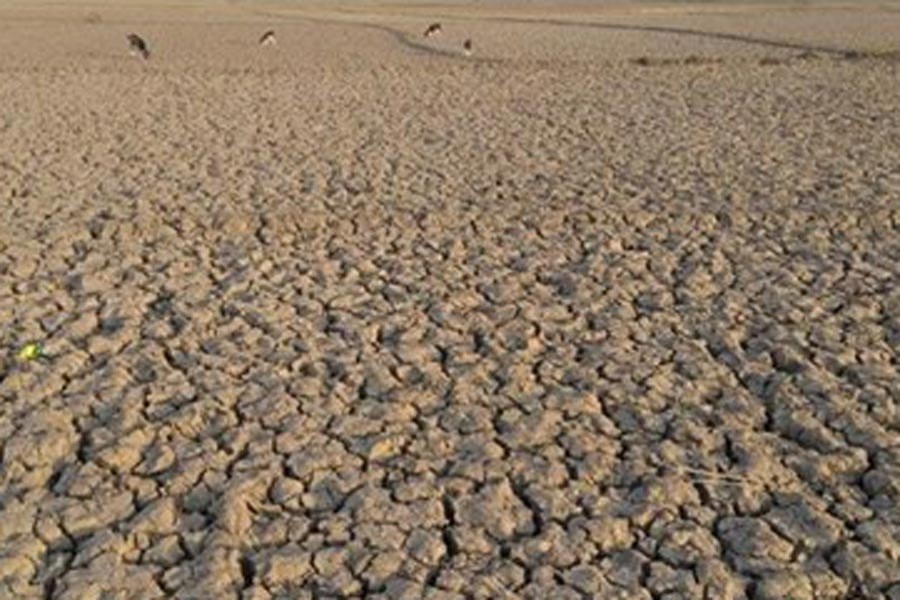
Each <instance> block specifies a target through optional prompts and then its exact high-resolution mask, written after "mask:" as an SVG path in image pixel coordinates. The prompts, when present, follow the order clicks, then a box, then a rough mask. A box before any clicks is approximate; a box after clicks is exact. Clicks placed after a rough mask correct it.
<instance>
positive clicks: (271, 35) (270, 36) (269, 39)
mask: <svg viewBox="0 0 900 600" xmlns="http://www.w3.org/2000/svg"><path fill="white" fill-rule="evenodd" d="M277 43H278V41H277V40H276V39H275V31H274V30H273V29H270V30H268V31H267V32H265V33H264V34H262V37H261V38H259V45H260V46H274V45H275V44H277Z"/></svg>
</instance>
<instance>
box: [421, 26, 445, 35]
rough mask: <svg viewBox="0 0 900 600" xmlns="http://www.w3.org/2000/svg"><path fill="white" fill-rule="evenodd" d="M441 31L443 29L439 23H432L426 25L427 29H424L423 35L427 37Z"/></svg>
mask: <svg viewBox="0 0 900 600" xmlns="http://www.w3.org/2000/svg"><path fill="white" fill-rule="evenodd" d="M441 31H443V29H442V28H441V24H440V23H432V24H431V25H429V26H428V29H426V30H425V33H424V34H423V35H424V36H425V37H427V38H429V37H431V36H433V35H438V34H439V33H441Z"/></svg>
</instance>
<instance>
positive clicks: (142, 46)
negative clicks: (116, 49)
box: [128, 33, 150, 60]
mask: <svg viewBox="0 0 900 600" xmlns="http://www.w3.org/2000/svg"><path fill="white" fill-rule="evenodd" d="M128 48H129V49H130V50H131V53H132V54H134V55H135V56H140V57H141V58H143V59H144V60H147V59H148V58H150V48H148V47H147V42H145V41H144V39H143V38H142V37H141V36H139V35H138V34H136V33H129V34H128Z"/></svg>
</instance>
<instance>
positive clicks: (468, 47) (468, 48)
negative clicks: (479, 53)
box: [463, 39, 472, 56]
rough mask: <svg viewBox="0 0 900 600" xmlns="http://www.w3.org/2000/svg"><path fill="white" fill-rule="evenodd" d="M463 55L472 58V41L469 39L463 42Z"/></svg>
mask: <svg viewBox="0 0 900 600" xmlns="http://www.w3.org/2000/svg"><path fill="white" fill-rule="evenodd" d="M463 54H465V55H466V56H472V40H469V39H467V40H466V41H464V42H463Z"/></svg>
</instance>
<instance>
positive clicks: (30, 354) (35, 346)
mask: <svg viewBox="0 0 900 600" xmlns="http://www.w3.org/2000/svg"><path fill="white" fill-rule="evenodd" d="M18 356H19V360H24V361H32V360H37V359H39V358H41V357H43V356H44V347H43V346H42V345H41V344H40V343H39V342H32V343H30V344H25V345H24V346H22V349H21V350H19V355H18Z"/></svg>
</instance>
